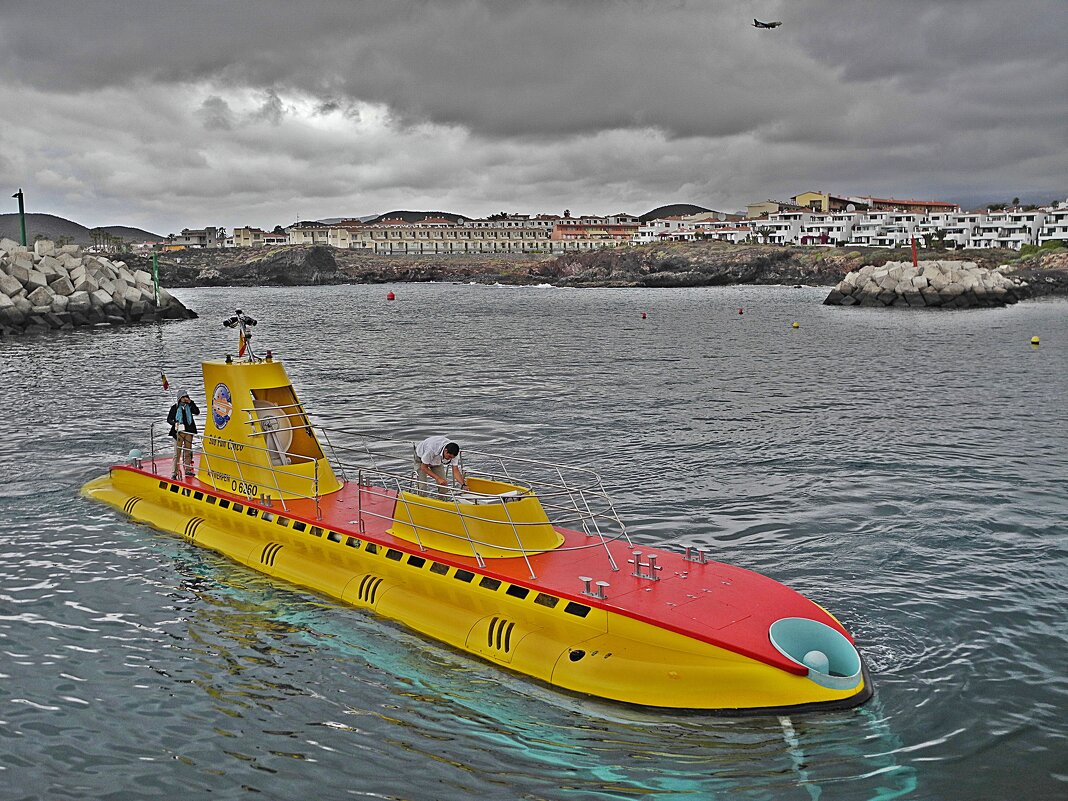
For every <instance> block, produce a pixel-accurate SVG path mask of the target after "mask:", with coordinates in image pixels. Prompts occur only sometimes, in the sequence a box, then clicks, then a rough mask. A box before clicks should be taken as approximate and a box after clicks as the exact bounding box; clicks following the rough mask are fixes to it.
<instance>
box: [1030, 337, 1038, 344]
mask: <svg viewBox="0 0 1068 801" xmlns="http://www.w3.org/2000/svg"><path fill="white" fill-rule="evenodd" d="M1038 343H1039V339H1038V337H1031V344H1032V345H1036V346H1037V345H1038Z"/></svg>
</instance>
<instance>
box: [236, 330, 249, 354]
mask: <svg viewBox="0 0 1068 801" xmlns="http://www.w3.org/2000/svg"><path fill="white" fill-rule="evenodd" d="M237 342H238V346H239V347H238V349H237V355H238V356H244V355H245V347H246V346H247V345H248V343H247V342H245V332H244V331H238V332H237Z"/></svg>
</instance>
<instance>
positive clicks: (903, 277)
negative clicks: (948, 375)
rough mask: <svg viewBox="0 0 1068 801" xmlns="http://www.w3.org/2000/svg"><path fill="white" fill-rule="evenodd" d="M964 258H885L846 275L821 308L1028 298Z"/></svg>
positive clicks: (1024, 288)
mask: <svg viewBox="0 0 1068 801" xmlns="http://www.w3.org/2000/svg"><path fill="white" fill-rule="evenodd" d="M1006 272H1008V271H1001V270H988V269H986V268H985V267H979V266H978V265H977V264H976V263H975V262H970V261H921V262H919V263H918V264H917V265H916V266H915V267H913V265H912V264H911V262H886V264H884V265H882V266H881V267H875V266H874V265H871V264H869V265H866V266H864V267H861V268H860V269H859V270H856V271H853V272H849V273H847V274H846V276H845V278H843V279H842V280H841V281H840V282H839V283H838V284H837V285H836V286H835V287H834V289H832V290H831V292H830V294H829V295H828V296H827V299H826V300H824V301H823V303H824V305H827V306H895V307H899V306H907V307H909V308H941V309H971V308H976V307H991V306H1005V305H1007V304H1011V303H1016V302H1017V301H1018V300H1020V299H1022V298H1026V297H1028V296H1029V291H1028V285H1027V283H1026V282H1024V281H1020V280H1014V279H1012V278H1009V277H1008V276H1007V275H1006Z"/></svg>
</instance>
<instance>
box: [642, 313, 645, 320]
mask: <svg viewBox="0 0 1068 801" xmlns="http://www.w3.org/2000/svg"><path fill="white" fill-rule="evenodd" d="M642 319H643V320H644V319H645V312H642Z"/></svg>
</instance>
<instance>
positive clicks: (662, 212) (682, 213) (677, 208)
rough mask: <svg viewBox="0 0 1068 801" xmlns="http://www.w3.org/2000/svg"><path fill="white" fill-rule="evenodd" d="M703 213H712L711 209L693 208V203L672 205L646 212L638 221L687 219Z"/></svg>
mask: <svg viewBox="0 0 1068 801" xmlns="http://www.w3.org/2000/svg"><path fill="white" fill-rule="evenodd" d="M704 211H712V209H706V208H705V207H704V206H695V205H694V204H693V203H672V204H671V205H669V206H658V207H657V208H655V209H653V210H652V211H647V212H645V214H643V215H641V216H640V217H639V218H638V219H639V220H641V221H642V222H649V220H662V219H664V218H665V217H688V216H690V215H691V214H700V213H701V212H704Z"/></svg>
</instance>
